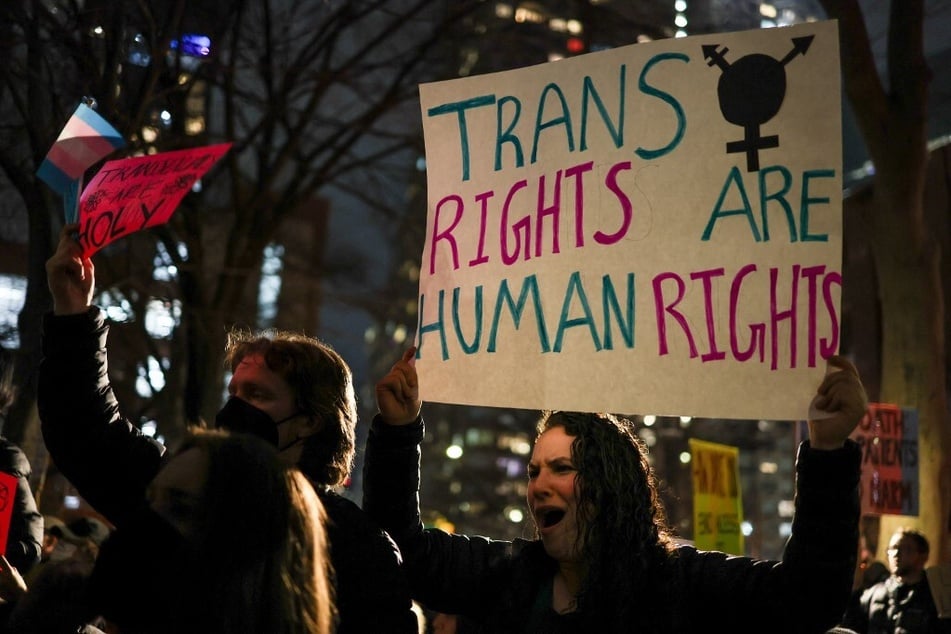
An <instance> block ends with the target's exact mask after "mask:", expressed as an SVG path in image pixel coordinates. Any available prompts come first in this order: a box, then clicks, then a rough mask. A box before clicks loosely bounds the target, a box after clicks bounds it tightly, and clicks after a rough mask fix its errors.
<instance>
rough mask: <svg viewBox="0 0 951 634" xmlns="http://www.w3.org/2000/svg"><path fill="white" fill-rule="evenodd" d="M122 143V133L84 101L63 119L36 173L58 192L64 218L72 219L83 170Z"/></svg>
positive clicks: (68, 220)
mask: <svg viewBox="0 0 951 634" xmlns="http://www.w3.org/2000/svg"><path fill="white" fill-rule="evenodd" d="M123 145H125V140H123V138H122V135H120V134H119V133H118V132H117V131H116V129H115V128H113V127H112V126H111V125H109V122H108V121H106V120H105V119H103V118H102V117H101V116H99V115H98V114H97V113H96V111H95V110H93V109H92V108H90V107H89V106H87V105H86V104H84V103H81V104H79V107H78V108H76V112H75V113H73V116H72V117H70V118H69V121H67V122H66V127H65V128H63V131H62V132H60V133H59V138H57V139H56V143H54V144H53V147H52V148H50V151H49V153H48V154H47V155H46V158H45V159H43V163H42V164H41V165H40V168H39V169H38V170H37V171H36V175H37V176H39V177H40V178H41V179H43V182H45V183H46V184H47V185H49V186H50V187H51V188H53V190H54V191H55V192H56V193H58V194H61V195H62V196H63V198H64V205H65V207H66V216H67V218H66V220H67V222H71V221H72V220H74V219H75V211H76V201H77V200H78V198H79V190H80V189H81V185H82V179H83V173H84V172H85V171H86V170H87V169H89V167H91V166H92V165H93V164H94V163H96V162H97V161H99V160H100V159H102V158H105V157H106V156H107V155H109V154H110V153H112V151H113V150H117V149H119V148H121V147H122V146H123Z"/></svg>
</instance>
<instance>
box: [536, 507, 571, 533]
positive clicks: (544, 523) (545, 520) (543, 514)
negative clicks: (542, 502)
mask: <svg viewBox="0 0 951 634" xmlns="http://www.w3.org/2000/svg"><path fill="white" fill-rule="evenodd" d="M536 517H537V518H538V519H537V523H538V527H539V529H540V530H544V529H546V528H551V527H552V526H555V525H556V524H558V523H559V522H561V520H563V519H565V512H564V510H562V509H546V510H543V511H540V512H538V513H537V515H536Z"/></svg>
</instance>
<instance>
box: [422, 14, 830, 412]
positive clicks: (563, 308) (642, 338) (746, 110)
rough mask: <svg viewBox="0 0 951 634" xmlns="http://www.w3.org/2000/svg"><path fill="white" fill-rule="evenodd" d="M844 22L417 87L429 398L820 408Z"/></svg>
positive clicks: (647, 408)
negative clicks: (816, 403) (816, 401)
mask: <svg viewBox="0 0 951 634" xmlns="http://www.w3.org/2000/svg"><path fill="white" fill-rule="evenodd" d="M838 69H839V55H838V33H837V28H836V23H835V22H814V23H809V24H803V25H798V26H794V27H787V28H776V29H763V30H756V31H745V32H738V33H721V34H713V35H703V36H696V37H687V38H680V39H667V40H660V41H654V42H647V43H644V44H636V45H632V46H626V47H622V48H617V49H613V50H608V51H601V52H597V53H591V54H588V55H582V56H578V57H573V58H568V59H563V60H560V61H556V62H552V63H549V64H542V65H539V66H534V67H530V68H522V69H518V70H512V71H507V72H502V73H496V74H490V75H482V76H474V77H468V78H464V79H458V80H452V81H446V82H437V83H431V84H424V85H422V86H420V97H421V105H422V117H423V124H424V132H425V140H426V166H427V167H426V169H427V177H428V199H429V202H428V214H427V219H426V241H425V244H424V247H423V252H422V258H421V263H420V282H419V299H418V302H419V304H418V305H419V312H418V323H417V332H416V344H417V347H418V350H417V362H416V367H417V370H418V372H419V375H420V381H421V386H422V390H423V397H424V398H425V399H426V400H432V401H441V402H449V403H467V404H479V405H490V406H500V407H518V408H528V409H538V408H550V409H572V410H585V411H612V412H624V413H631V414H633V413H644V414H647V413H653V414H666V415H691V416H704V417H715V418H770V419H786V420H791V419H801V418H804V417H805V415H806V411H807V408H808V405H809V401H810V399H811V397H812V395H813V394H814V392H815V389H816V387H817V386H818V385H819V383H820V382H821V380H822V377H823V374H824V372H825V365H826V364H825V361H824V358H826V357H828V356H830V355H832V354H834V353H836V352H837V350H838V346H839V324H840V315H839V310H840V309H839V302H840V295H841V285H842V277H841V247H842V165H841V163H842V161H841V138H842V133H841V114H840V113H841V96H840V90H839V72H838Z"/></svg>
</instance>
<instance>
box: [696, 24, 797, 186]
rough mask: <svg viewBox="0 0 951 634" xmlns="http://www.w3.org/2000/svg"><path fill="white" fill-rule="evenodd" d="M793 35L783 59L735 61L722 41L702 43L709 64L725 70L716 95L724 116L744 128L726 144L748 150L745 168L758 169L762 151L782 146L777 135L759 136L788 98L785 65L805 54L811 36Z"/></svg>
mask: <svg viewBox="0 0 951 634" xmlns="http://www.w3.org/2000/svg"><path fill="white" fill-rule="evenodd" d="M813 37H814V36H812V35H809V36H806V37H794V38H793V39H792V43H793V48H792V50H791V51H789V53H787V54H786V57H784V58H783V59H782V60H777V59H774V58H772V57H770V56H769V55H763V54H762V53H754V54H752V55H746V56H745V57H741V58H740V59H739V60H737V61H736V63H734V64H730V63H729V62H728V61H726V59H725V57H724V56H725V55H726V54H727V53H728V52H729V50H730V49H728V48H726V47H723V48H722V49H721V50H717V49H718V48H719V46H720V45H719V44H707V45H704V46H702V47H701V48H702V49H703V56H704V57H705V58H706V59H707V65H708V66H717V67H719V68H720V70H721V71H723V74H722V75H720V81H719V82H718V83H717V97H718V98H719V100H720V112H721V113H722V114H723V118H724V119H726V120H727V121H729V122H730V123H733V124H735V125H738V126H741V127H742V128H743V131H744V136H743V140H741V141H730V142H729V143H727V144H726V151H727V153H733V152H744V153H746V171H748V172H755V171H757V170H759V151H760V150H764V149H767V148H774V147H779V137H778V136H777V135H770V136H760V133H759V132H760V130H759V128H760V126H761V125H763V124H764V123H766V122H767V121H769V120H770V119H772V118H773V117H774V116H775V115H776V113H777V112H779V108H780V106H782V105H783V99H785V97H786V69H785V68H784V67H785V66H786V64H788V63H789V62H791V61H792V60H793V58H795V57H796V56H798V55H805V54H806V51H808V50H809V45H810V44H812V38H813Z"/></svg>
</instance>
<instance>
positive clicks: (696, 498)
mask: <svg viewBox="0 0 951 634" xmlns="http://www.w3.org/2000/svg"><path fill="white" fill-rule="evenodd" d="M687 442H688V444H689V445H690V466H691V471H692V476H693V477H692V480H693V543H694V546H696V547H697V548H699V549H701V550H719V551H720V552H724V553H730V554H731V555H743V554H745V550H744V549H745V545H744V539H743V532H742V530H740V525H741V524H742V523H743V496H742V493H741V489H740V460H739V458H740V450H739V448H737V447H731V446H730V445H721V444H718V443H712V442H706V441H704V440H697V439H696V438H690V439H688V441H687Z"/></svg>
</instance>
